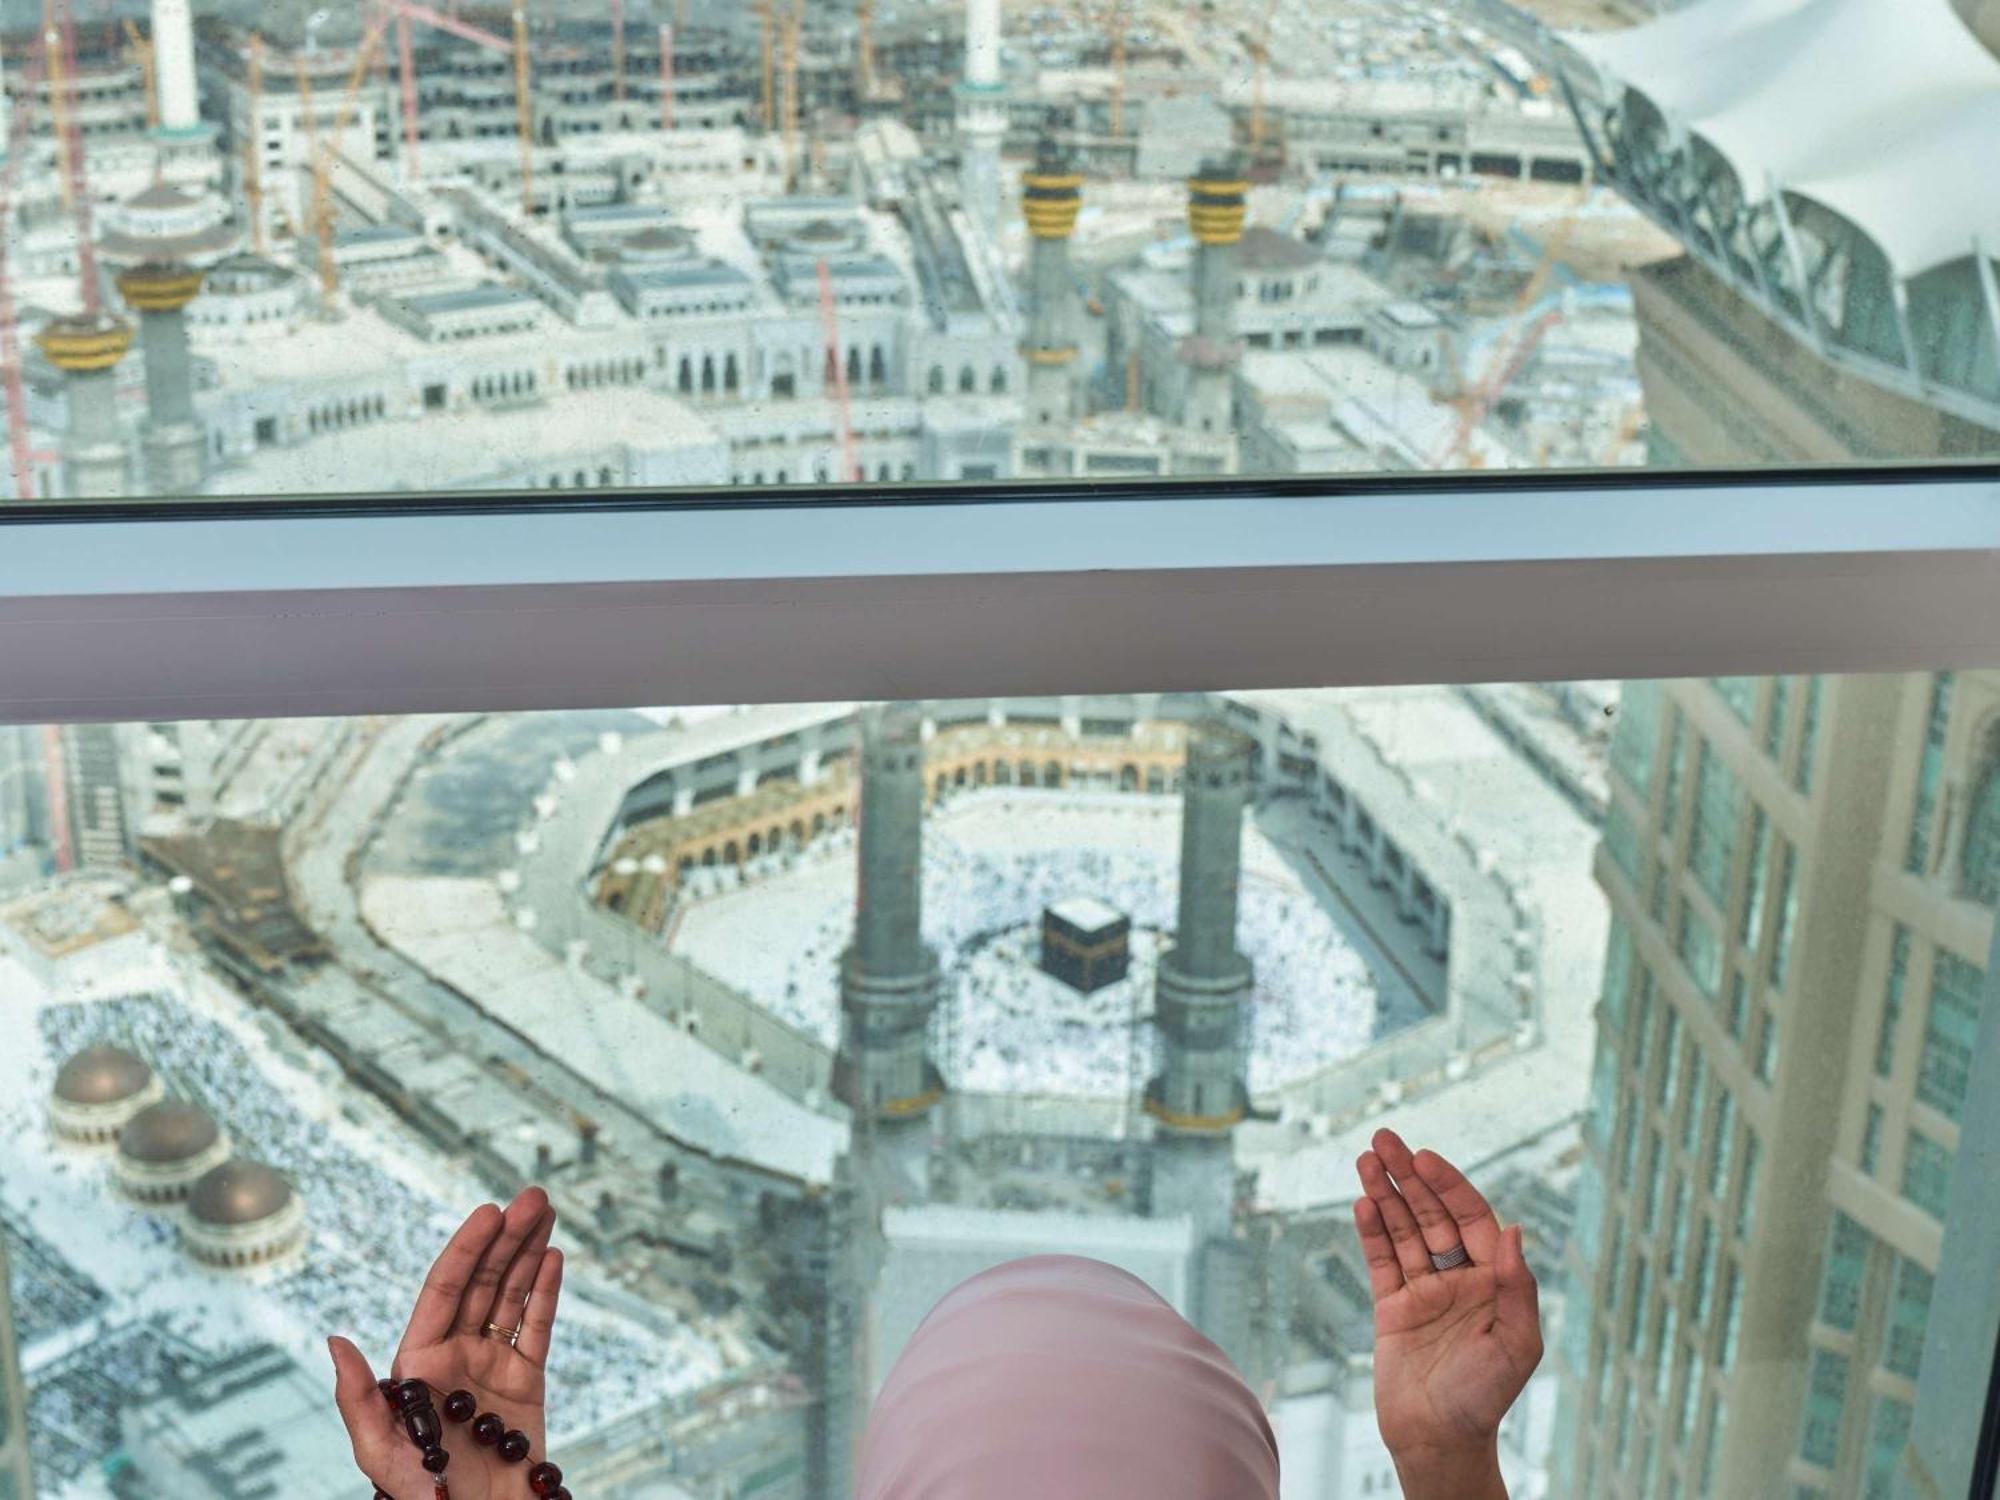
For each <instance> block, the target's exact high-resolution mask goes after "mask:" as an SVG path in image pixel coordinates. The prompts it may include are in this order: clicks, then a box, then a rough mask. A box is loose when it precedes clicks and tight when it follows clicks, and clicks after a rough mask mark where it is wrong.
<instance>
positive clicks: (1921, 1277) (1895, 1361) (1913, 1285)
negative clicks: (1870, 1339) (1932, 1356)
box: [1882, 1257, 1937, 1380]
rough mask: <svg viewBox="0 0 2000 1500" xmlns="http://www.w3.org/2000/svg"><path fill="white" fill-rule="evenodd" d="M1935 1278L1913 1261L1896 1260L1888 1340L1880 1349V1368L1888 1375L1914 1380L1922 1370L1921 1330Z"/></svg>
mask: <svg viewBox="0 0 2000 1500" xmlns="http://www.w3.org/2000/svg"><path fill="white" fill-rule="evenodd" d="M1936 1284H1937V1278H1936V1277H1934V1276H1933V1275H1932V1274H1931V1273H1930V1272H1929V1271H1927V1270H1925V1269H1924V1268H1923V1267H1922V1266H1920V1265H1918V1264H1917V1263H1916V1262H1915V1261H1913V1260H1909V1259H1905V1258H1900V1257H1899V1258H1898V1260H1897V1262H1896V1284H1895V1290H1894V1293H1893V1295H1892V1296H1891V1297H1890V1300H1889V1329H1888V1337H1887V1339H1886V1340H1884V1342H1883V1346H1882V1368H1883V1369H1885V1370H1888V1371H1889V1372H1890V1373H1891V1374H1895V1375H1903V1376H1907V1377H1908V1378H1909V1379H1911V1380H1915V1379H1916V1378H1917V1375H1918V1372H1919V1371H1920V1370H1921V1369H1922V1367H1923V1357H1924V1329H1925V1327H1926V1326H1927V1325H1928V1324H1929V1322H1930V1315H1931V1293H1932V1291H1933V1290H1934V1289H1935V1288H1936Z"/></svg>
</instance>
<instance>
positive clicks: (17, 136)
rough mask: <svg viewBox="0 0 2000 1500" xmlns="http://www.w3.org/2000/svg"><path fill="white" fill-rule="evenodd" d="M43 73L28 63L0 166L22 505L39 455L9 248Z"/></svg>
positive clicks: (6, 361)
mask: <svg viewBox="0 0 2000 1500" xmlns="http://www.w3.org/2000/svg"><path fill="white" fill-rule="evenodd" d="M39 71H40V70H39V69H37V68H36V67H35V65H34V64H33V63H30V64H29V72H30V76H29V77H28V78H27V79H26V80H25V83H24V87H23V88H22V89H21V92H20V93H19V94H17V95H16V96H15V101H14V109H13V113H12V114H11V115H10V116H9V117H8V121H7V136H8V141H7V160H6V161H5V162H4V163H0V365H4V367H5V369H4V373H0V379H4V380H5V383H6V396H7V452H8V456H9V457H10V458H11V459H12V461H13V465H14V490H15V493H16V494H18V495H19V496H20V498H21V499H23V500H32V499H34V498H35V474H34V461H35V458H36V455H35V454H34V453H33V452H32V451H31V450H30V449H29V447H28V391H27V382H26V381H25V380H23V379H22V378H21V325H20V319H19V316H18V314H17V312H16V310H15V307H14V282H13V278H12V276H11V275H10V274H9V271H8V267H7V247H8V246H9V245H10V244H11V243H12V242H13V238H14V179H15V178H16V177H17V176H18V175H19V174H20V170H21V158H22V157H24V156H26V155H27V154H28V110H29V108H30V104H31V101H32V100H33V99H34V97H35V84H36V82H37V81H38V79H37V78H36V77H35V76H33V75H34V74H35V73H38V72H39Z"/></svg>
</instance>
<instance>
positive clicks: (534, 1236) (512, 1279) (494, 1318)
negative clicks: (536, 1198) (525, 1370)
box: [485, 1208, 556, 1328]
mask: <svg viewBox="0 0 2000 1500" xmlns="http://www.w3.org/2000/svg"><path fill="white" fill-rule="evenodd" d="M555 1227H556V1211H555V1209H553V1208H549V1209H545V1210H543V1212H542V1216H541V1218H540V1219H539V1220H537V1221H536V1223H535V1227H534V1228H533V1229H531V1230H529V1231H528V1237H527V1238H526V1239H525V1240H523V1241H521V1248H520V1249H519V1250H516V1251H515V1252H514V1260H513V1263H512V1264H510V1265H509V1266H508V1267H507V1273H506V1274H505V1275H504V1276H502V1277H501V1278H500V1290H499V1291H498V1292H496V1293H495V1294H494V1297H493V1306H492V1307H491V1308H489V1309H488V1310H487V1313H486V1318H485V1321H486V1322H488V1323H494V1324H497V1325H498V1326H500V1327H501V1328H519V1327H520V1326H521V1310H522V1309H523V1308H525V1307H526V1306H527V1305H528V1289H529V1288H530V1287H532V1286H533V1285H534V1284H535V1273H536V1272H538V1271H540V1270H541V1268H542V1252H543V1251H544V1250H546V1249H548V1248H549V1235H550V1234H552V1233H553V1232H554V1231H555Z"/></svg>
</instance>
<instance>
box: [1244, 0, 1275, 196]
mask: <svg viewBox="0 0 2000 1500" xmlns="http://www.w3.org/2000/svg"><path fill="white" fill-rule="evenodd" d="M1277 8H1278V0H1265V5H1264V19H1263V21H1262V22H1261V23H1260V24H1259V25H1258V27H1257V39H1256V40H1255V41H1254V42H1250V43H1249V44H1248V48H1247V50H1248V51H1249V53H1250V56H1251V58H1252V60H1253V61H1255V63H1256V64H1257V71H1256V76H1255V78H1254V79H1253V80H1252V82H1251V85H1250V151H1251V154H1252V156H1253V157H1254V156H1255V155H1256V154H1257V153H1258V152H1260V151H1262V150H1263V147H1264V76H1265V74H1267V73H1268V72H1269V71H1270V69H1271V16H1272V13H1273V12H1274V11H1276V10H1277Z"/></svg>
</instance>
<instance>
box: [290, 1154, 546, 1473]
mask: <svg viewBox="0 0 2000 1500" xmlns="http://www.w3.org/2000/svg"><path fill="white" fill-rule="evenodd" d="M555 1224H556V1213H555V1210H554V1209H553V1208H551V1207H550V1206H549V1195H548V1194H547V1193H545V1192H543V1191H542V1190H541V1189H540V1188H538V1187H531V1188H528V1189H526V1190H524V1191H523V1192H522V1193H521V1194H520V1195H519V1196H518V1197H516V1198H515V1199H514V1201H513V1202H512V1203H510V1204H508V1205H507V1207H506V1209H505V1211H504V1212H503V1211H502V1210H501V1209H498V1208H496V1207H494V1206H493V1205H492V1204H490V1203H483V1204H481V1205H480V1206H479V1207H478V1208H475V1209H474V1210H473V1211H472V1213H471V1214H470V1215H469V1216H468V1217H467V1218H466V1221H465V1222H464V1223H463V1224H461V1225H459V1226H458V1232H457V1233H455V1234H454V1235H452V1237H451V1239H450V1241H449V1242H448V1243H447V1244H446V1245H445V1247H444V1250H443V1251H442V1252H441V1253H440V1254H439V1256H438V1258H437V1261H436V1263H435V1264H434V1265H432V1267H431V1270H430V1275H428V1276H427V1277H425V1278H424V1284H423V1287H422V1289H421V1290H420V1291H419V1292H418V1293H417V1304H416V1307H415V1309H414V1310H413V1311H412V1312H411V1313H410V1322H409V1326H408V1327H406V1328H405V1329H404V1330H403V1341H402V1343H401V1344H400V1345H398V1346H397V1349H396V1358H395V1362H394V1364H393V1365H392V1366H391V1367H390V1375H391V1378H393V1379H396V1380H410V1379H417V1380H422V1381H424V1382H425V1383H427V1384H428V1385H429V1386H430V1387H431V1390H432V1392H433V1399H434V1401H435V1402H436V1404H437V1405H438V1406H439V1408H440V1409H442V1407H443V1404H444V1398H445V1397H446V1396H447V1395H449V1394H450V1393H451V1392H453V1391H459V1390H464V1391H470V1392H471V1393H472V1396H473V1399H474V1400H475V1401H476V1402H477V1403H478V1409H479V1410H480V1411H482V1412H493V1413H495V1414H497V1415H498V1416H499V1417H500V1418H501V1419H502V1420H503V1421H504V1422H505V1423H506V1425H507V1426H508V1427H510V1428H517V1429H519V1430H520V1431H521V1432H524V1433H526V1434H527V1437H528V1441H529V1452H530V1454H531V1455H532V1457H531V1459H530V1460H529V1462H530V1463H533V1462H539V1461H541V1460H542V1459H544V1458H546V1457H547V1456H548V1448H547V1441H546V1423H545V1420H544V1417H543V1411H542V1403H543V1378H542V1369H543V1366H544V1364H545V1363H546V1362H547V1360H548V1355H549V1335H550V1333H551V1331H552V1330H553V1328H554V1326H555V1319H556V1301H557V1298H558V1296H559V1294H560V1293H561V1291H562V1273H563V1257H562V1251H560V1250H552V1249H550V1248H549V1235H550V1233H551V1232H552V1231H553V1230H554V1229H555ZM489 1329H495V1330H519V1332H518V1335H517V1336H516V1337H514V1338H512V1339H508V1338H504V1337H499V1336H497V1335H496V1334H495V1333H493V1332H489V1331H488V1330H489ZM326 1342H327V1348H328V1350H329V1351H330V1352H331V1353H332V1355H333V1369H334V1401H335V1403H336V1404H337V1405H338V1406H339V1407H340V1419H341V1421H342V1422H344V1423H346V1424H347V1435H348V1438H349V1439H350V1440H351V1441H352V1442H353V1444H354V1462H355V1463H356V1464H357V1465H358V1466H359V1467H360V1469H361V1472H362V1473H363V1474H365V1475H367V1476H368V1478H369V1479H370V1480H372V1481H373V1482H374V1485H375V1488H376V1489H377V1490H380V1491H382V1492H383V1493H384V1494H387V1495H389V1496H391V1497H392V1500H430V1497H431V1494H432V1477H431V1475H429V1474H428V1473H426V1472H425V1471H424V1467H423V1464H422V1462H421V1455H420V1454H419V1452H418V1450H417V1448H416V1446H415V1445H414V1444H413V1443H411V1441H410V1440H409V1437H408V1436H407V1435H406V1434H405V1433H404V1431H403V1427H402V1424H401V1422H399V1421H398V1420H396V1418H395V1416H394V1414H393V1413H392V1412H391V1410H390V1408H389V1404H388V1403H387V1402H386V1401H384V1400H383V1399H382V1395H381V1393H380V1391H378V1390H377V1388H376V1384H375V1374H374V1372H373V1371H372V1370H370V1369H369V1368H368V1361H367V1360H366V1359H365V1358H363V1357H362V1354H361V1351H360V1350H359V1349H357V1348H356V1347H355V1346H354V1345H353V1343H351V1342H350V1341H349V1340H347V1339H344V1338H340V1337H338V1336H336V1337H333V1338H330V1339H328V1340H327V1341H326ZM444 1441H445V1446H446V1448H447V1449H448V1450H449V1452H450V1454H451V1463H450V1467H449V1468H448V1469H447V1470H446V1473H445V1477H446V1478H447V1479H448V1480H449V1481H450V1482H451V1493H452V1497H453V1500H485V1497H487V1496H489V1495H500V1496H506V1497H508V1500H520V1497H521V1496H524V1495H526V1494H527V1492H528V1491H527V1479H526V1468H527V1465H526V1464H505V1463H502V1461H501V1460H500V1458H499V1457H498V1456H497V1454H496V1453H495V1451H494V1449H493V1448H491V1447H486V1446H482V1445H480V1444H478V1443H475V1442H474V1441H473V1438H472V1432H471V1429H470V1428H469V1427H468V1426H461V1425H458V1424H455V1423H447V1424H446V1425H445V1435H444Z"/></svg>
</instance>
